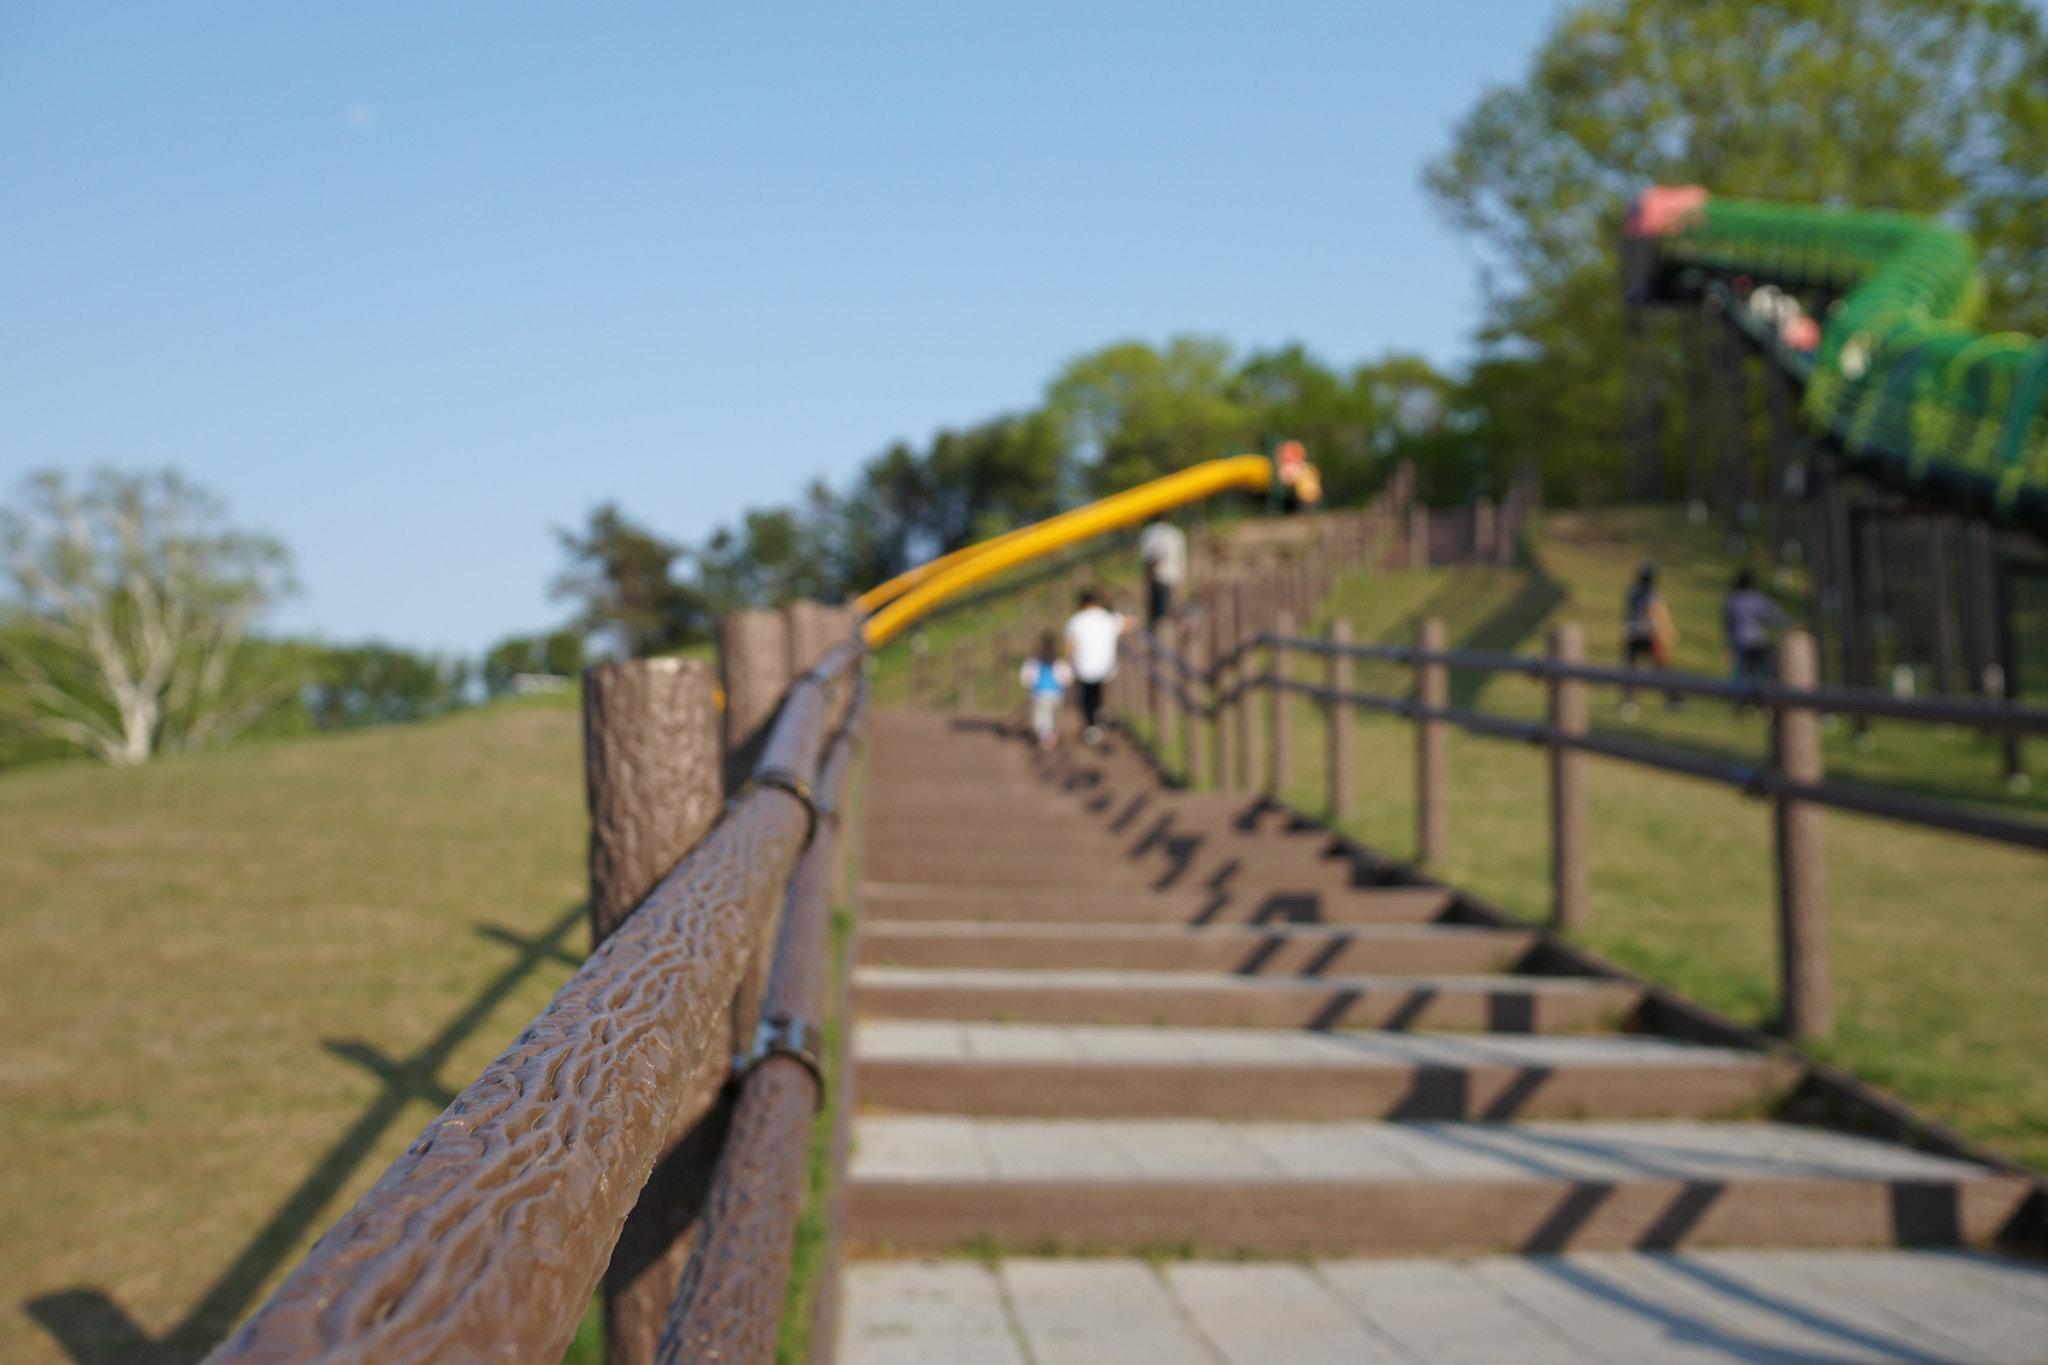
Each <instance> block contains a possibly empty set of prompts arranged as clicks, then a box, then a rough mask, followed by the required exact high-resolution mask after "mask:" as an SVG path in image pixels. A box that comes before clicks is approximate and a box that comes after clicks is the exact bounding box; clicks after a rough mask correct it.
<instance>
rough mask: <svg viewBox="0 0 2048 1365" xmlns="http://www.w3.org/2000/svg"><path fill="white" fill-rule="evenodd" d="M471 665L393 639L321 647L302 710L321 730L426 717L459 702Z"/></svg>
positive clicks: (454, 705)
mask: <svg viewBox="0 0 2048 1365" xmlns="http://www.w3.org/2000/svg"><path fill="white" fill-rule="evenodd" d="M469 676H470V675H469V665H468V664H467V663H466V662H464V661H462V660H459V659H454V660H450V659H441V658H437V657H435V656H434V655H430V654H418V653H414V652H413V651H411V650H406V649H398V648H395V647H393V646H391V645H384V644H374V643H373V644H366V645H349V646H343V647H340V648H332V649H324V650H322V651H320V654H319V656H318V658H317V659H316V660H315V661H314V665H313V678H312V681H311V682H309V683H308V684H307V686H306V692H305V705H306V711H307V713H308V714H309V715H311V717H312V719H313V723H314V724H315V725H316V726H318V727H319V728H320V729H322V730H344V729H351V728H354V727H356V726H361V725H392V724H397V723H399V722H402V721H411V720H425V719H426V718H427V717H429V716H436V715H440V714H441V713H443V712H445V711H452V710H454V709H456V708H457V707H459V706H461V705H463V703H464V701H465V699H466V693H467V691H468V688H469Z"/></svg>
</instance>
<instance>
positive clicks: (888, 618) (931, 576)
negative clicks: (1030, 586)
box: [860, 455, 1273, 648]
mask: <svg viewBox="0 0 2048 1365" xmlns="http://www.w3.org/2000/svg"><path fill="white" fill-rule="evenodd" d="M1272 481H1273V462H1272V461H1271V460H1268V459H1267V458H1266V457H1265V456H1263V455H1233V456H1231V457H1229V458H1227V459H1221V460H1210V461H1207V462H1206V463H1204V464H1198V465H1196V466H1195V467H1194V468H1192V469H1183V470H1181V471H1180V472H1179V473H1178V474H1168V475H1167V476H1166V477H1165V478H1163V479H1154V480H1152V482H1150V483H1145V484H1139V485H1138V486H1137V487H1136V488H1132V489H1129V490H1127V491H1125V492H1122V493H1114V494H1111V495H1110V496H1109V497H1106V498H1103V499H1100V500H1099V501H1096V502H1091V503H1089V504H1088V505H1087V506H1086V507H1077V508H1075V509H1074V510H1073V511H1071V512H1062V513H1061V514H1060V515H1058V516H1056V517H1048V518H1047V519H1046V520H1044V521H1041V522H1039V523H1037V524H1036V525H1033V526H1026V527H1023V528H1021V529H1019V530H1015V531H1011V532H1008V533H1007V534H1005V535H1000V536H997V537H995V538H994V539H993V540H986V541H983V542H982V543H981V544H979V545H970V546H968V547H967V548H966V549H964V550H955V551H954V552H953V553H952V554H950V555H947V556H946V557H945V558H944V559H943V560H934V561H933V562H932V563H931V564H927V565H922V566H920V568H919V569H913V570H911V572H910V573H909V574H903V575H900V576H898V577H896V578H892V579H890V580H889V581H888V582H887V583H884V584H882V586H881V587H878V588H874V589H872V590H870V591H869V592H868V593H867V594H866V595H865V596H863V597H862V598H861V599H860V604H861V606H862V608H864V609H867V608H868V606H869V601H870V599H873V600H874V601H875V602H876V603H877V605H878V607H879V609H878V610H874V614H873V615H871V616H869V617H868V620H867V624H866V625H865V626H863V627H862V631H863V633H864V634H865V635H866V637H867V642H868V645H869V646H870V647H871V648H880V647H881V646H882V645H884V644H886V643H887V642H888V641H889V640H890V639H892V638H894V637H895V636H896V635H897V634H898V633H899V632H900V631H902V630H903V628H904V627H905V626H908V625H910V624H911V623H912V622H914V621H916V620H918V619H919V618H920V617H922V616H923V615H925V613H927V612H929V611H931V610H932V609H933V608H934V607H936V606H938V605H939V604H940V603H941V602H944V601H945V600H946V599H947V598H949V597H952V596H954V595H955V594H957V593H960V592H963V591H965V590H966V589H968V588H971V587H973V586H974V585H975V584H977V583H980V582H983V581H984V580H986V579H989V578H993V577H994V576H995V575H997V574H999V573H1002V572H1003V571H1004V570H1005V569H1010V568H1014V567H1016V566H1017V565H1019V564H1022V563H1025V562H1026V561H1028V560H1032V559H1036V558H1038V557H1039V556H1040V555H1046V554H1051V553H1052V552H1053V551H1055V550H1060V549H1064V548H1065V547H1067V546H1069V545H1073V544H1076V543H1078V542H1080V541H1084V540H1091V539H1093V538H1094V537H1096V536H1099V535H1104V534H1106V533H1108V532H1110V531H1117V530H1121V529H1123V528H1124V527H1126V526H1135V525H1137V524H1138V523H1139V522H1141V521H1149V520H1151V519H1152V518H1153V517H1156V516H1158V515H1159V514H1161V513H1162V512H1168V511H1171V510H1172V509H1174V508H1176V507H1180V506H1182V505H1184V504H1186V503H1190V502H1200V501H1201V500H1202V499H1204V498H1210V497H1214V496H1215V495H1216V494H1218V493H1227V492H1230V491H1231V490H1233V489H1242V490H1244V491H1246V492H1252V493H1263V492H1265V491H1266V488H1267V487H1268V485H1270V484H1271V483H1272ZM906 579H908V580H910V581H908V582H906V581H905V580H906ZM882 604H886V605H882Z"/></svg>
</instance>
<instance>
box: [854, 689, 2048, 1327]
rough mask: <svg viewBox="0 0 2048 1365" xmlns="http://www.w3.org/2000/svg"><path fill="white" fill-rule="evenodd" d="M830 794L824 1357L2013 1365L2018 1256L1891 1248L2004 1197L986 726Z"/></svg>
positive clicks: (1780, 1071) (2042, 1295) (1297, 853)
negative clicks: (844, 809)
mask: <svg viewBox="0 0 2048 1365" xmlns="http://www.w3.org/2000/svg"><path fill="white" fill-rule="evenodd" d="M869 771H870V779H869V786H868V797H867V805H868V813H867V849H866V866H865V878H866V881H865V886H864V905H863V912H862V913H863V918H862V921H861V924H860V929H859V933H858V938H857V944H858V958H857V966H856V969H855V977H854V980H855V993H854V1010H855V1013H856V1016H857V1018H858V1024H857V1027H856V1031H855V1036H854V1057H855V1072H854V1082H853V1085H854V1094H855V1096H856V1099H857V1102H858V1105H859V1117H858V1118H857V1120H856V1124H855V1143H856V1148H855V1154H854V1157H853V1160H852V1165H851V1168H850V1172H849V1187H848V1219H849V1222H848V1235H849V1237H850V1239H852V1244H853V1248H854V1252H855V1255H856V1261H855V1263H854V1264H853V1265H852V1266H850V1268H849V1270H848V1272H847V1281H846V1293H847V1298H846V1309H845V1314H844V1318H843V1336H842V1352H841V1357H840V1358H841V1360H842V1362H844V1365H910V1362H927V1361H929V1362H939V1361H946V1362H961V1363H963V1365H968V1363H971V1362H991V1365H993V1363H995V1362H1017V1363H1018V1365H1023V1362H1035V1365H1064V1363H1065V1362H1084V1361H1086V1362H1104V1363H1105V1365H1108V1363H1110V1362H1117V1363H1122V1362H1141V1361H1142V1362H1151V1361H1182V1360H1186V1361H1209V1362H1219V1361H1227V1362H1232V1363H1233V1365H1237V1363H1238V1362H1243V1363H1244V1365H1250V1362H1263V1361H1276V1360H1287V1361H1290V1362H1296V1361H1306V1362H1313V1361H1333V1362H1334V1361H1347V1362H1349V1361H1376V1360H1386V1361H1409V1362H1428V1363H1429V1365H1436V1362H1465V1361H1475V1362H1476V1361H1502V1362H1506V1361H1516V1362H1539V1361H1552V1360H1555V1361H1584V1360H1611V1361H1629V1362H1643V1361H1685V1362H1693V1361H1699V1362H1707V1361H1715V1362H1725V1361H1762V1360H1772V1361H1804V1362H1819V1361H1904V1362H1927V1361H1948V1360H1957V1361H1979V1360H1983V1361H2001V1362H2012V1361H2024V1360H2048V1272H2044V1269H2043V1268H2042V1267H2040V1266H2037V1265H2032V1264H2025V1263H2019V1262H2013V1261H2007V1260H2002V1259H1998V1258H1994V1257H1991V1256H1986V1255H1979V1254H1975V1253H1969V1252H1953V1251H1951V1252H1933V1251H1900V1250H1893V1249H1890V1248H1893V1247H1896V1246H1898V1245H1901V1244H1908V1243H1913V1244H1923V1245H1927V1244H1933V1245H1940V1244H1944V1243H1946V1244H1950V1245H1953V1244H1955V1243H1957V1242H1958V1241H1960V1242H1961V1243H1964V1244H1967V1245H1982V1244H1984V1243H1986V1242H1988V1241H1989V1240H1990V1238H1991V1237H1992V1236H1993V1235H1994V1234H1995V1232H1996V1230H1997V1229H1998V1228H1999V1227H2000V1226H2001V1225H2002V1224H2003V1223H2004V1222H2005V1220H2006V1219H2007V1218H2008V1217H2010V1216H2011V1214H2012V1213H2013V1211H2014V1209H2015V1207H2016V1206H2017V1204H2018V1202H2019V1200H2021V1199H2022V1198H2023V1197H2024V1195H2025V1192H2026V1188H2027V1187H2026V1185H2025V1183H2024V1182H2023V1181H2020V1180H2017V1179H2014V1178H2011V1177H2006V1176H2002V1175H1999V1174H1997V1173H1995V1172H1992V1171H1990V1170H1987V1169H1984V1168H1981V1167H1977V1166H1974V1165H1970V1164H1967V1163H1963V1162H1959V1161H1953V1160H1949V1159H1946V1158H1941V1157H1936V1156H1930V1155H1926V1154H1923V1153H1917V1152H1913V1151H1909V1150H1906V1149H1904V1148H1900V1147H1895V1146H1891V1145H1887V1144H1884V1143H1881V1142H1876V1141H1872V1140H1869V1139H1865V1138H1861V1137H1855V1136H1850V1135H1846V1134H1841V1133H1833V1132H1827V1131H1823V1130H1820V1129H1815V1128H1809V1127H1795V1126H1791V1125H1787V1124H1782V1123H1775V1122H1770V1121H1767V1120H1766V1119H1764V1118H1761V1117H1758V1116H1759V1115H1762V1114H1765V1113H1767V1112H1768V1111H1769V1109H1770V1108H1771V1106H1772V1104H1773V1101H1774V1100H1775V1099H1776V1097H1778V1096H1779V1095H1780V1094H1782V1093H1783V1091H1784V1089H1785V1088H1786V1086H1787V1084H1788V1083H1789V1081H1790V1079H1791V1077H1790V1075H1789V1073H1788V1071H1787V1069H1786V1068H1785V1067H1784V1066H1783V1065H1782V1064H1781V1063H1778V1062H1775V1061H1773V1060H1771V1059H1769V1058H1766V1057H1763V1056H1761V1055H1757V1054H1751V1053H1744V1052H1738V1051H1730V1050H1725V1049H1718V1048H1708V1047H1700V1046H1694V1045H1690V1044H1686V1043H1681V1042H1677V1041H1673V1040H1668V1039H1662V1038H1654V1037H1649V1036H1646V1035H1643V1034H1639V1033H1630V1032H1627V1031H1624V1030H1625V1026H1626V1024H1627V1022H1628V1021H1629V1019H1630V1015H1631V1011H1632V1009H1633V1008H1634V1006H1635V1004H1636V999H1635V995H1634V991H1633V988H1631V987H1630V986H1629V985H1627V984H1626V983H1619V982H1613V981H1604V980H1595V979H1588V978H1575V977H1558V976H1544V975H1535V974H1531V973H1529V972H1526V971H1523V970H1518V968H1519V966H1520V964H1521V962H1522V960H1523V959H1524V957H1525V956H1526V955H1527V954H1528V950H1529V947H1530V943H1531V937H1530V935H1528V934H1526V933H1523V932H1519V931H1514V930H1503V929H1496V928H1487V927H1479V926H1474V925H1469V924H1460V923H1457V922H1456V918H1457V907H1456V903H1455V899H1454V897H1453V896H1452V895H1451V894H1450V893H1448V892H1446V891H1443V890H1440V889H1435V888H1418V887H1393V886H1372V885H1366V884H1363V883H1366V882H1368V881H1369V880H1370V878H1371V876H1372V870H1371V869H1370V868H1367V867H1364V866H1361V865H1354V863H1353V861H1352V859H1351V858H1350V857H1349V856H1348V855H1345V854H1343V853H1342V852H1341V851H1333V848H1332V845H1331V843H1330V841H1329V839H1328V838H1327V836H1324V835H1321V834H1319V833H1316V832H1313V831H1305V830H1294V829H1290V828H1288V827H1287V826H1286V823H1285V821H1284V818H1283V817H1282V816H1281V815H1280V813H1278V812H1274V811H1261V810H1259V809H1258V808H1257V807H1256V806H1253V805H1249V804H1248V803H1247V802H1246V801H1245V800H1244V799H1243V798H1236V797H1227V796H1216V795H1192V794H1186V793H1178V792H1174V791H1171V790H1168V789H1165V788H1163V787H1161V786H1159V785H1158V784H1157V783H1156V782H1155V781H1154V780H1153V778H1152V776H1151V775H1150V773H1149V770H1147V769H1146V768H1145V767H1143V766H1142V764H1141V763H1140V761H1139V760H1138V759H1137V758H1136V757H1135V756H1134V755H1132V754H1130V753H1129V752H1128V751H1127V750H1118V749H1112V750H1111V751H1110V752H1108V753H1104V754H1094V753H1087V752H1085V751H1084V752H1082V753H1080V754H1078V755H1077V754H1074V753H1072V752H1071V751H1070V752H1068V753H1067V754H1064V755H1062V756H1058V757H1053V758H1041V757H1040V756H1038V755H1036V754H1034V753H1033V752H1032V751H1031V750H1030V749H1029V748H1028V747H1027V746H1025V745H1024V744H1022V743H1021V742H1019V741H1017V740H1015V739H1011V738H1008V737H1006V736H1005V735H1004V734H1002V733H1001V731H1000V729H999V727H998V726H997V725H996V724H995V723H994V722H992V721H989V720H977V719H971V718H963V717H957V716H944V715H931V714H924V713H915V712H883V713H880V714H879V715H878V716H877V717H876V719H875V724H874V728H873V740H872V748H871V758H870V767H869ZM1873 1248H1884V1249H1881V1250H1877V1249H1873ZM1503 1253H1507V1254H1503ZM1453 1258H1462V1259H1453Z"/></svg>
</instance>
